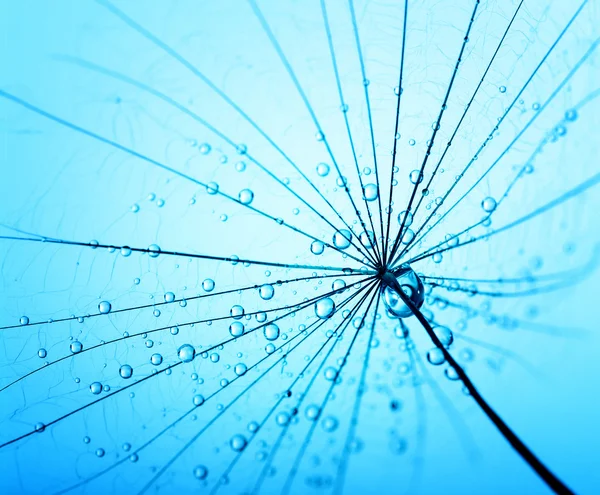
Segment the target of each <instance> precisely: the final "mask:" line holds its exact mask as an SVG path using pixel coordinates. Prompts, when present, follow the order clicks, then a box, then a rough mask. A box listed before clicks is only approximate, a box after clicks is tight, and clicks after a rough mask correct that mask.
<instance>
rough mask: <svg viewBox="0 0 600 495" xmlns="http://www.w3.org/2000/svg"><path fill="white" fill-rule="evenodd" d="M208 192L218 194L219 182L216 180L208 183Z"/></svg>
mask: <svg viewBox="0 0 600 495" xmlns="http://www.w3.org/2000/svg"><path fill="white" fill-rule="evenodd" d="M206 192H207V193H208V194H217V193H218V192H219V184H217V183H216V182H209V183H208V184H206Z"/></svg>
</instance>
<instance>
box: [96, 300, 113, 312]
mask: <svg viewBox="0 0 600 495" xmlns="http://www.w3.org/2000/svg"><path fill="white" fill-rule="evenodd" d="M111 309H112V306H111V304H110V303H109V302H108V301H102V302H100V304H98V311H99V312H100V314H103V315H105V314H108V313H110V310H111Z"/></svg>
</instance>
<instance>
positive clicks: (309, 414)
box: [304, 404, 321, 421]
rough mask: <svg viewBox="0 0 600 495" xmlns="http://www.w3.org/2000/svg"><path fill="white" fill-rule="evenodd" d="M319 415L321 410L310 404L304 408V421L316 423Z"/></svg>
mask: <svg viewBox="0 0 600 495" xmlns="http://www.w3.org/2000/svg"><path fill="white" fill-rule="evenodd" d="M319 414H321V409H320V408H319V406H316V405H315V404H311V405H310V406H308V407H307V408H306V411H305V412H304V415H305V416H306V419H308V420H309V421H316V420H317V419H318V418H319Z"/></svg>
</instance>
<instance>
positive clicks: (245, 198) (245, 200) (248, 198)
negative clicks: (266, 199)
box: [238, 189, 254, 205]
mask: <svg viewBox="0 0 600 495" xmlns="http://www.w3.org/2000/svg"><path fill="white" fill-rule="evenodd" d="M238 199H239V201H240V203H242V204H243V205H249V204H250V203H252V200H253V199H254V193H253V192H252V191H251V190H250V189H242V190H241V191H240V193H239V194H238Z"/></svg>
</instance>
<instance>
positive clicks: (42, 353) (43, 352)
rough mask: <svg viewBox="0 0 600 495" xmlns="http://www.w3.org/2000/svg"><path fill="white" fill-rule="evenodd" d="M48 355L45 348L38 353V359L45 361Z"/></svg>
mask: <svg viewBox="0 0 600 495" xmlns="http://www.w3.org/2000/svg"><path fill="white" fill-rule="evenodd" d="M47 355H48V351H46V349H44V348H43V347H42V348H41V349H40V350H39V351H38V357H39V358H42V359H44V358H45V357H46V356H47Z"/></svg>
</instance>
